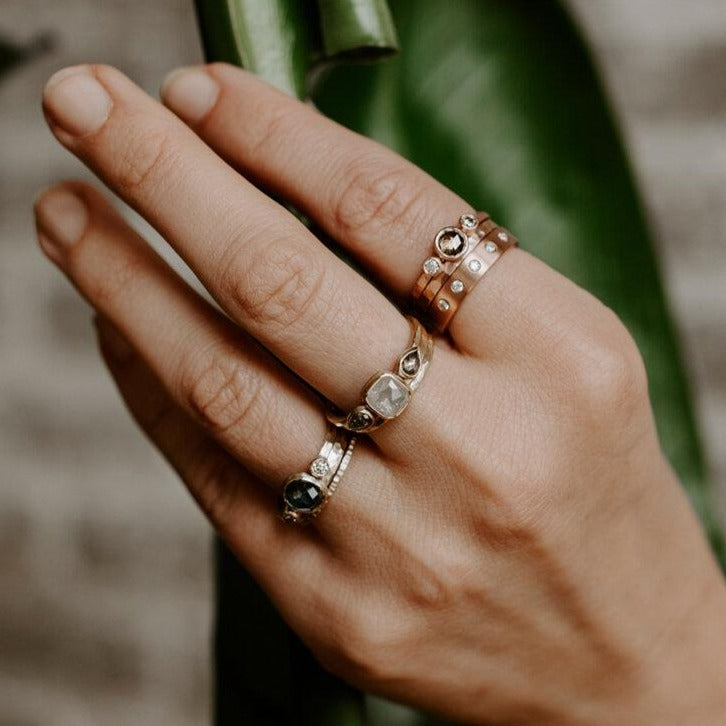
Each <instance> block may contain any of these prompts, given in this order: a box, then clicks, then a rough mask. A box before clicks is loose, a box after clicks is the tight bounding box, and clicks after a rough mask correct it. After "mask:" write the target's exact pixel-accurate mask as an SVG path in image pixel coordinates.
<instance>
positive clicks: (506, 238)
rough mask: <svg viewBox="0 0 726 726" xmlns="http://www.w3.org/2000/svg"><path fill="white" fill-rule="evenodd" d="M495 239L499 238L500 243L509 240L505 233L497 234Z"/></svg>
mask: <svg viewBox="0 0 726 726" xmlns="http://www.w3.org/2000/svg"><path fill="white" fill-rule="evenodd" d="M497 237H499V239H500V240H501V241H502V242H506V241H507V240H508V239H509V235H508V234H507V233H506V232H500V233H499V234H498V235H497Z"/></svg>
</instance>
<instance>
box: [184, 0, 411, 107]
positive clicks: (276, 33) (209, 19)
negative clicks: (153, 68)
mask: <svg viewBox="0 0 726 726" xmlns="http://www.w3.org/2000/svg"><path fill="white" fill-rule="evenodd" d="M194 4H195V7H196V10H197V20H198V21H199V28H200V32H201V36H202V43H203V45H204V53H205V56H206V58H207V59H208V60H210V61H225V62H227V63H233V64H235V65H240V66H243V67H244V68H247V69H248V70H251V71H254V72H255V73H257V74H259V75H260V76H262V77H263V78H264V79H265V80H267V81H268V82H269V83H272V84H273V85H275V86H277V87H278V88H280V89H282V90H283V91H286V92H287V93H289V94H291V95H293V96H297V97H298V98H304V97H306V96H307V91H308V88H307V80H308V78H309V77H310V71H311V70H312V69H314V68H317V67H318V66H320V65H322V64H324V63H326V62H332V61H334V60H340V59H342V58H356V59H365V60H375V59H377V58H380V57H384V56H386V55H390V54H391V53H393V52H395V51H396V48H397V40H396V31H395V28H394V25H393V21H392V19H391V14H390V11H389V9H388V5H387V3H386V0H195V3H194Z"/></svg>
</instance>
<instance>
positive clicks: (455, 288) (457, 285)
mask: <svg viewBox="0 0 726 726" xmlns="http://www.w3.org/2000/svg"><path fill="white" fill-rule="evenodd" d="M451 291H452V292H455V293H456V294H457V295H458V294H459V293H460V292H464V283H463V282H462V281H461V280H454V281H453V282H452V283H451Z"/></svg>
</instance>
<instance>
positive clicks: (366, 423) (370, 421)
mask: <svg viewBox="0 0 726 726" xmlns="http://www.w3.org/2000/svg"><path fill="white" fill-rule="evenodd" d="M408 322H409V324H410V326H411V339H410V341H409V344H408V347H407V348H406V350H405V351H404V352H403V353H402V354H401V355H400V357H399V358H398V361H397V362H396V366H395V370H394V371H386V372H383V373H377V374H376V375H375V376H373V377H372V378H371V379H370V380H369V381H368V383H367V384H366V385H365V387H364V388H363V393H362V396H361V398H362V402H361V403H360V404H359V405H358V406H356V407H355V408H354V409H352V410H351V411H349V412H348V413H344V412H342V411H338V410H336V409H332V408H331V409H330V410H329V411H328V421H330V423H332V424H333V425H334V426H338V427H341V428H343V429H347V430H348V431H353V432H355V433H367V432H369V431H375V429H377V428H379V427H381V426H383V424H384V423H385V422H386V421H390V420H391V419H394V418H398V416H400V415H401V414H402V413H403V412H404V410H405V409H406V407H407V406H408V404H409V402H410V400H411V397H412V395H413V393H414V392H415V391H416V389H417V388H418V387H419V386H420V385H421V382H422V381H423V378H424V376H425V375H426V370H427V368H428V366H429V363H430V362H431V356H432V354H433V348H434V341H433V338H432V337H431V336H430V335H429V333H428V332H427V331H426V329H425V328H424V327H423V325H421V323H419V321H418V320H416V319H415V318H412V317H409V318H408Z"/></svg>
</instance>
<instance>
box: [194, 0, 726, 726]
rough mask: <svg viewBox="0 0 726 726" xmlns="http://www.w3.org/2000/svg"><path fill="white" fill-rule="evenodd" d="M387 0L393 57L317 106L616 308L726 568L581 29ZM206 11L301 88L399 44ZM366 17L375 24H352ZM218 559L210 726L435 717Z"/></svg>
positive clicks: (377, 34)
mask: <svg viewBox="0 0 726 726" xmlns="http://www.w3.org/2000/svg"><path fill="white" fill-rule="evenodd" d="M389 4H390V8H391V10H392V11H393V19H394V21H395V27H396V28H397V30H398V35H399V38H400V43H401V48H402V51H401V53H400V55H399V56H398V57H396V58H393V59H391V60H388V61H386V62H385V63H379V64H376V65H366V66H340V65H339V66H336V67H334V68H332V69H331V70H330V71H329V72H327V73H324V74H320V73H319V72H318V73H315V74H313V75H312V77H314V78H315V80H316V85H315V89H314V93H313V96H314V100H315V101H316V103H317V104H318V106H319V107H320V108H321V110H323V111H324V112H325V113H326V114H328V115H329V116H331V117H333V118H335V119H337V120H339V121H341V122H342V123H344V124H346V125H347V126H349V127H350V128H353V129H355V130H357V131H359V132H361V133H363V134H366V135H368V136H370V137H373V138H376V139H378V140H380V141H382V142H383V143H385V144H387V145H389V146H390V147H392V148H394V149H396V150H397V151H399V152H400V153H401V154H403V155H404V156H406V157H407V158H409V159H410V160H412V161H413V162H414V163H416V164H418V165H419V166H421V167H422V168H424V169H426V170H427V171H428V172H429V173H431V174H432V175H433V176H434V177H436V178H437V179H439V180H440V181H441V182H442V183H443V184H446V185H447V186H449V187H451V188H452V189H454V190H456V191H457V192H458V193H459V194H461V195H462V196H463V197H464V198H466V199H467V200H468V201H469V202H470V203H471V204H472V205H473V206H474V207H477V208H484V209H487V210H488V211H490V212H491V213H492V215H493V216H494V217H495V218H496V219H497V220H498V221H500V222H501V223H502V224H504V225H506V226H507V227H509V228H511V229H512V231H513V232H514V233H515V234H516V235H517V237H518V238H519V239H521V240H522V241H523V246H524V247H525V248H526V249H528V250H530V251H531V252H532V253H534V254H535V255H537V256H538V257H540V258H541V259H543V260H545V261H546V262H548V263H549V264H550V265H552V266H553V267H555V268H556V269H558V270H560V271H561V272H563V273H564V274H565V275H567V276H568V277H570V278H571V279H573V280H575V281H576V282H578V283H579V284H580V285H582V286H583V287H585V288H587V289H588V290H590V291H591V292H593V293H594V294H595V295H596V296H598V297H599V298H600V299H601V300H603V301H604V302H605V303H606V304H607V305H609V306H610V307H611V308H613V309H614V310H615V311H616V312H617V313H618V315H619V316H620V317H621V318H622V319H623V320H624V322H625V323H626V325H627V326H628V327H629V328H630V330H631V332H632V333H633V335H634V336H635V338H636V340H637V342H638V344H639V346H640V349H641V351H642V353H643V356H644V358H645V361H646V366H647V368H648V373H649V378H650V387H651V398H652V401H653V407H654V410H655V414H656V419H657V423H658V428H659V432H660V436H661V441H662V443H663V447H664V450H665V451H666V453H667V455H668V456H669V458H670V460H671V461H672V462H673V465H674V467H675V468H676V470H677V471H678V473H679V475H680V477H681V480H682V481H683V484H684V486H685V487H686V489H687V490H688V492H689V494H690V496H691V497H692V499H693V501H694V503H695V505H696V508H697V509H698V511H699V513H700V515H701V517H702V519H703V521H704V523H705V526H706V529H707V531H708V534H709V536H710V538H711V542H712V544H713V546H714V549H715V550H716V551H717V553H718V554H719V555H720V556H721V558H722V562H723V554H724V550H723V543H722V537H721V533H720V531H719V529H718V527H717V525H716V522H715V519H714V517H713V515H712V513H711V512H712V510H711V508H710V504H709V492H708V482H707V477H706V474H705V468H704V463H703V458H702V453H701V449H700V445H699V439H698V435H697V431H696V427H695V423H694V418H693V413H692V409H691V405H690V398H689V391H688V386H687V377H686V374H685V372H684V368H683V365H682V362H681V355H680V352H679V348H678V342H677V337H676V334H675V331H674V326H673V323H672V321H671V318H670V315H669V312H668V306H667V303H666V299H665V295H664V291H663V286H662V283H661V281H660V275H659V272H658V265H657V261H656V257H655V254H654V248H653V244H652V241H651V236H650V233H649V230H648V227H647V224H646V221H645V218H644V214H643V211H642V208H641V205H640V202H639V199H638V195H637V192H636V189H635V185H634V183H633V177H632V174H631V170H630V168H629V164H628V161H627V157H626V155H625V152H624V149H623V144H622V141H621V138H620V134H619V132H618V129H617V127H616V125H615V124H614V122H613V118H612V114H611V112H610V109H609V107H608V104H607V100H606V98H605V94H604V92H603V89H602V86H601V83H600V81H599V79H598V76H597V74H596V72H595V70H594V68H593V64H592V61H591V59H590V56H589V53H588V51H587V49H586V47H585V45H584V43H583V42H582V39H581V36H580V34H579V33H578V32H577V29H576V28H575V27H574V25H573V24H572V22H571V20H570V19H569V17H568V16H567V14H566V13H565V12H564V10H563V9H562V7H561V5H560V4H559V3H558V2H556V1H555V0H540V2H537V3H532V2H528V1H527V0H507V2H502V1H501V0H448V1H447V2H441V1H440V0H416V2H413V0H391V2H390V3H389ZM202 5H204V6H206V10H205V13H206V15H205V14H204V13H203V12H202V11H201V10H200V13H199V14H200V20H201V28H202V32H203V35H204V40H205V49H206V52H207V57H208V58H209V59H210V60H228V61H230V62H233V63H239V64H241V65H245V66H246V67H247V68H249V69H250V70H254V71H255V72H258V73H260V75H262V76H263V77H264V78H266V79H267V80H268V81H270V82H272V83H275V84H276V85H278V86H280V87H282V88H284V89H286V90H287V91H288V92H290V93H294V94H295V95H297V96H300V97H304V96H305V93H306V90H307V88H308V87H309V79H310V78H311V71H313V70H316V69H318V68H319V66H320V65H321V64H324V63H325V62H326V61H328V60H334V59H336V58H341V57H343V58H349V57H356V56H360V57H368V58H375V57H377V56H379V55H385V54H387V53H390V52H391V50H392V49H393V48H394V47H395V46H396V41H395V35H394V33H393V25H392V24H391V22H390V16H389V15H388V11H387V9H386V3H384V2H379V1H378V0H359V1H358V2H355V0H339V1H338V2H335V0H329V2H326V1H325V0H320V2H319V3H314V2H312V0H310V2H303V1H302V0H299V1H297V2H296V1H295V0H287V1H285V0H258V1H257V2H252V0H237V2H232V0H226V2H225V1H224V0H216V1H215V2H212V1H211V0H209V1H208V2H203V1H202V0H198V1H197V6H198V8H200V7H201V6H202ZM273 7H274V12H273V10H272V8H273ZM225 8H226V11H225V10H224V9H225ZM231 8H236V9H235V10H234V12H231V10H230V9H231ZM243 11H244V12H243ZM225 12H226V13H227V14H226V15H225ZM358 18H367V20H366V22H365V23H362V22H361V23H358V26H356V22H357V20H356V19H358ZM371 18H373V19H376V20H375V22H371V21H370V19H371ZM376 23H377V25H376ZM376 28H377V30H376ZM371 29H373V30H371ZM368 31H371V32H372V36H370V37H369V36H367V33H368ZM371 37H372V39H371ZM358 43H359V44H360V45H357V44H358ZM356 48H360V50H359V51H357V50H356ZM376 51H378V52H376ZM533 295H536V291H533ZM533 304H536V299H533ZM220 551H221V552H222V554H221V555H220V559H219V562H220V570H219V574H218V587H219V593H218V603H219V604H218V608H219V610H218V613H219V619H218V631H217V644H218V650H217V653H218V663H217V667H218V670H217V686H218V709H217V724H218V725H219V726H228V725H231V724H239V723H245V724H257V723H260V724H262V723H265V724H271V723H285V724H314V725H315V726H327V724H331V726H333V725H334V726H349V725H350V726H353V725H355V726H358V725H359V724H360V725H361V726H363V724H366V725H368V726H432V725H433V724H435V723H441V722H439V721H436V720H435V719H431V718H430V717H427V716H425V715H423V714H418V713H416V712H415V711H413V710H411V709H408V708H404V707H401V706H397V705H394V704H390V703H388V702H386V701H385V700H383V699H378V698H372V697H368V699H367V703H366V706H365V708H364V706H363V702H362V700H361V696H360V695H359V694H356V693H355V692H354V691H353V690H352V689H349V688H348V687H347V686H344V685H343V684H341V683H340V681H336V680H335V679H333V678H331V677H330V676H328V675H327V674H325V673H324V672H323V671H322V669H321V668H320V667H319V666H317V664H316V663H315V661H314V660H313V659H312V657H311V656H310V654H309V653H308V652H307V650H306V649H305V648H304V647H303V646H301V645H300V643H299V641H298V640H297V639H296V638H295V636H294V635H293V634H292V633H291V632H290V631H288V630H287V628H286V626H285V625H284V624H283V623H282V621H281V620H280V619H279V617H278V616H276V614H275V613H274V611H273V610H272V608H271V606H270V604H269V603H268V602H267V600H266V598H265V597H264V595H262V593H261V592H260V591H259V588H257V586H256V585H255V584H254V582H253V581H252V579H251V578H250V577H249V576H248V575H247V574H246V573H245V572H244V571H243V570H242V568H241V567H240V566H239V565H238V564H237V563H236V561H235V560H234V558H233V557H232V556H231V555H230V554H229V553H227V552H226V550H224V549H221V550H220ZM263 651H264V656H261V655H260V654H261V653H262V652H263ZM260 658H262V666H261V667H260V668H259V669H257V668H256V665H257V663H258V659H260ZM275 679H277V680H275ZM235 694H236V695H235ZM310 694H313V695H312V696H310ZM265 714H267V715H268V718H267V720H264V718H265Z"/></svg>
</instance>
